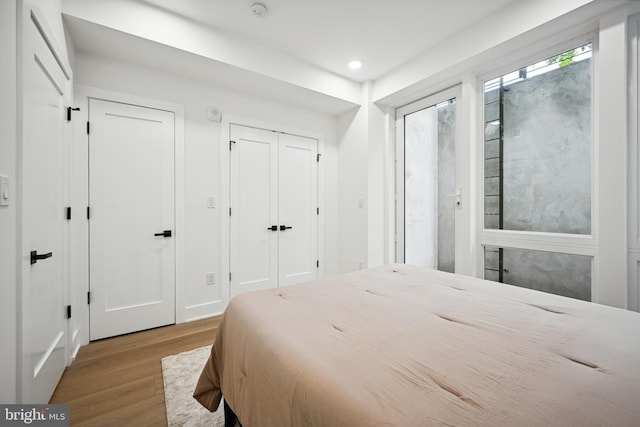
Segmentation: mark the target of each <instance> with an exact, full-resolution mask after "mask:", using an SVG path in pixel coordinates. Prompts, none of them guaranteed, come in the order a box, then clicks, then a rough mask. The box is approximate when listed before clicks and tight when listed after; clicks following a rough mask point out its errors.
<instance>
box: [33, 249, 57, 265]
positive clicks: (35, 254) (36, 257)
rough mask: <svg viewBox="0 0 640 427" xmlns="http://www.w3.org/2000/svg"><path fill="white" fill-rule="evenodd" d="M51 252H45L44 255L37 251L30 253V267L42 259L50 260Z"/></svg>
mask: <svg viewBox="0 0 640 427" xmlns="http://www.w3.org/2000/svg"><path fill="white" fill-rule="evenodd" d="M52 256H53V252H47V253H46V254H39V253H38V251H31V265H33V264H35V263H36V262H38V261H41V260H43V259H47V258H51V257H52Z"/></svg>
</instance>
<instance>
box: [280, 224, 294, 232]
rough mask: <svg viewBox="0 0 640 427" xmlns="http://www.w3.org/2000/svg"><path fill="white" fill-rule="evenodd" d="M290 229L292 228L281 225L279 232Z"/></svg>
mask: <svg viewBox="0 0 640 427" xmlns="http://www.w3.org/2000/svg"><path fill="white" fill-rule="evenodd" d="M290 228H293V227H289V226H286V225H281V226H280V231H284V230H288V229H290Z"/></svg>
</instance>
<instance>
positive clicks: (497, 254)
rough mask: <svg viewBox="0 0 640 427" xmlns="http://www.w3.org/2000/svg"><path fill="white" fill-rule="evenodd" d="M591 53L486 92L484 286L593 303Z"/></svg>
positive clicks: (555, 60)
mask: <svg viewBox="0 0 640 427" xmlns="http://www.w3.org/2000/svg"><path fill="white" fill-rule="evenodd" d="M592 69H593V64H592V45H591V44H590V43H589V44H584V45H581V46H578V47H576V48H574V49H571V50H567V51H564V52H562V53H560V54H558V55H555V56H552V57H549V58H547V59H544V60H542V61H539V62H535V63H533V64H530V65H527V66H523V67H521V68H518V69H517V70H515V71H512V72H509V73H506V74H503V75H500V76H499V77H495V75H494V76H491V78H489V79H486V80H485V81H484V84H483V86H482V87H483V104H484V108H483V150H482V153H483V154H482V157H481V161H482V163H483V165H482V168H481V171H479V174H482V178H483V180H482V185H481V186H479V189H481V191H483V196H484V197H482V198H481V199H482V210H481V213H480V214H481V216H482V225H483V227H481V231H480V244H481V245H482V246H481V247H482V256H481V257H480V258H481V259H482V263H483V270H484V277H485V279H488V280H494V281H498V282H501V283H508V284H512V285H516V286H521V287H526V288H531V289H536V290H540V291H544V292H550V293H554V294H559V295H564V296H568V297H572V298H578V299H583V300H591V298H592V270H593V262H594V253H595V252H594V250H595V247H596V244H595V242H594V238H593V227H592V224H593V218H592V216H593V215H592V206H593V202H592V199H593V195H592V189H593V188H594V187H593V181H594V176H593V166H592V165H593V150H594V148H593V147H594V144H593V131H592V129H593V126H592V117H593V112H592V110H593V109H592V103H593V89H592Z"/></svg>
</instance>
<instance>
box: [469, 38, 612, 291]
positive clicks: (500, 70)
mask: <svg viewBox="0 0 640 427" xmlns="http://www.w3.org/2000/svg"><path fill="white" fill-rule="evenodd" d="M588 43H591V45H592V52H593V53H592V62H591V116H592V120H591V135H592V138H591V234H585V235H579V234H566V233H549V232H539V231H516V230H495V229H485V224H484V203H485V197H484V150H485V144H484V83H485V82H486V81H488V80H491V79H494V78H496V77H500V76H502V75H504V74H507V73H510V72H512V71H514V70H518V69H521V68H524V67H526V66H528V65H531V64H534V63H536V62H540V61H543V60H545V59H547V58H551V57H553V56H555V55H558V54H560V53H563V52H566V51H569V50H571V49H574V48H577V47H580V46H583V45H585V44H588ZM598 56H599V46H598V38H597V36H596V34H595V33H594V32H590V33H587V34H584V35H582V36H579V37H575V38H571V39H568V40H566V41H564V42H562V43H559V44H555V45H552V46H549V47H547V48H545V49H541V50H539V51H537V52H535V53H531V54H523V55H522V56H521V57H520V59H518V60H515V61H508V62H507V61H505V62H504V63H502V64H500V65H498V66H497V67H495V68H493V69H492V70H491V71H489V72H486V73H483V74H480V75H478V78H477V85H476V90H477V92H476V112H477V116H476V123H477V125H476V130H475V132H477V133H476V141H477V147H476V168H475V169H476V173H475V177H476V188H475V191H476V194H477V197H476V215H475V217H476V230H477V246H476V269H477V270H476V271H477V272H478V273H479V275H480V277H481V278H484V247H485V246H495V247H503V248H513V249H524V250H535V251H545V252H555V253H566V254H571V255H584V256H590V257H591V295H592V301H596V300H597V295H598V292H597V290H598V285H599V284H598V277H599V275H598V274H597V271H596V270H597V268H598V267H597V266H598V264H597V263H596V262H595V260H596V257H597V255H598V250H599V240H600V239H599V236H600V230H599V220H598V219H599V215H600V209H599V194H598V191H597V189H598V182H599V179H600V173H599V163H598V158H597V153H598V152H599V147H600V142H599V138H598V121H597V120H596V119H597V100H596V97H597V94H598V93H597V90H596V89H597V87H596V84H597V75H596V73H597V69H598V67H597V61H598Z"/></svg>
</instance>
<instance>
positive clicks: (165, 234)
mask: <svg viewBox="0 0 640 427" xmlns="http://www.w3.org/2000/svg"><path fill="white" fill-rule="evenodd" d="M154 236H156V237H171V230H164V231H163V232H162V233H156V234H154Z"/></svg>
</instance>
